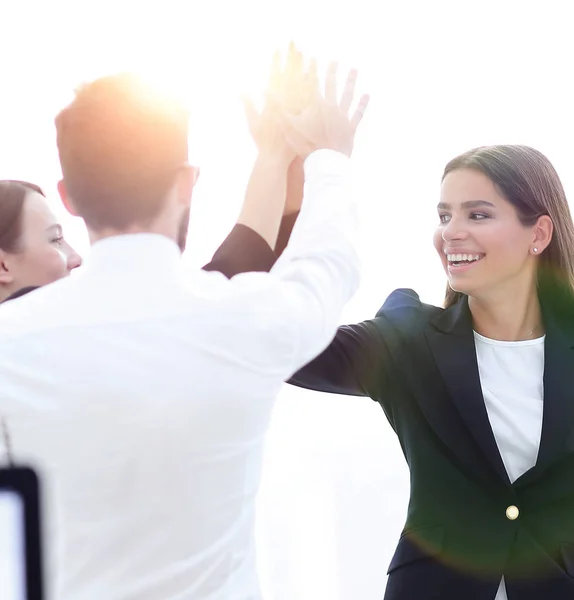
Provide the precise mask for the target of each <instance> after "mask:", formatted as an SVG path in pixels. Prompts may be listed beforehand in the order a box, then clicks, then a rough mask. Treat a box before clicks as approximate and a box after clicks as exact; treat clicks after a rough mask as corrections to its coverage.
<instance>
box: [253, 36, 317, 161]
mask: <svg viewBox="0 0 574 600" xmlns="http://www.w3.org/2000/svg"><path fill="white" fill-rule="evenodd" d="M303 79H304V74H303V57H302V55H301V53H300V52H298V51H297V50H296V48H295V46H294V44H291V45H290V46H289V50H288V53H287V59H286V61H285V65H284V66H283V65H282V60H281V54H280V53H279V52H276V53H275V54H274V55H273V62H272V66H271V72H270V76H269V82H268V86H267V90H266V93H265V103H264V106H263V109H262V111H261V112H260V111H258V110H257V108H256V107H255V104H254V103H253V101H252V100H251V99H250V98H247V97H244V98H242V100H243V105H244V110H245V116H246V118H247V124H248V126H249V131H250V133H251V136H252V138H253V140H254V141H255V143H256V145H257V148H258V150H259V152H260V153H263V154H265V155H266V156H271V157H274V158H278V159H280V160H282V161H284V162H286V163H287V164H289V163H290V162H291V161H292V160H293V159H294V158H295V156H296V154H295V152H294V151H293V149H292V148H291V147H290V146H289V144H287V142H286V140H285V134H284V133H283V128H282V123H281V111H283V110H288V111H289V112H298V111H299V110H300V108H302V107H303V106H304V105H306V102H307V100H306V99H303V104H301V98H300V97H299V93H300V91H301V90H302V89H303V86H302V85H301V82H302V81H303ZM298 106H299V107H300V108H299V109H298Z"/></svg>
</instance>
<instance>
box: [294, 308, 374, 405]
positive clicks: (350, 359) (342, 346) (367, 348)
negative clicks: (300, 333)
mask: <svg viewBox="0 0 574 600" xmlns="http://www.w3.org/2000/svg"><path fill="white" fill-rule="evenodd" d="M379 337H380V335H379V332H378V330H377V327H376V325H375V321H374V320H371V321H364V322H363V323H358V324H356V325H343V326H342V327H339V329H338V330H337V334H336V336H335V339H334V340H333V341H332V342H331V344H330V345H329V346H328V347H327V349H326V350H325V351H324V352H323V353H322V354H320V355H319V356H318V357H317V358H315V359H314V360H313V361H311V362H310V363H309V364H308V365H306V366H305V367H303V368H302V369H301V370H300V371H297V373H295V375H293V377H292V378H291V379H290V380H289V381H288V383H290V384H292V385H296V386H298V387H302V388H306V389H309V390H315V391H318V392H329V393H332V394H345V395H349V396H370V397H371V398H373V399H374V400H378V397H379V395H380V390H381V389H382V383H383V382H382V377H383V372H382V369H381V359H382V356H381V350H383V349H382V348H381V344H380V343H379Z"/></svg>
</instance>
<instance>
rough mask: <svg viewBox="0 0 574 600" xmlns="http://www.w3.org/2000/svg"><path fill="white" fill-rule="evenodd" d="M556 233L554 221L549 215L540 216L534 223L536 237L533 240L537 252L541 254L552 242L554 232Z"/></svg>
mask: <svg viewBox="0 0 574 600" xmlns="http://www.w3.org/2000/svg"><path fill="white" fill-rule="evenodd" d="M553 233H554V223H552V219H551V218H550V217H549V216H548V215H542V216H540V217H538V220H537V221H536V224H535V225H534V238H533V240H532V247H533V249H534V248H536V251H535V252H536V253H537V254H541V253H542V252H543V251H544V250H545V249H546V248H547V247H548V244H550V241H551V240H552V234H553Z"/></svg>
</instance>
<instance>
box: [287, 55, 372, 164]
mask: <svg viewBox="0 0 574 600" xmlns="http://www.w3.org/2000/svg"><path fill="white" fill-rule="evenodd" d="M356 81H357V71H356V70H355V69H352V70H351V71H349V74H348V76H347V81H346V83H345V88H344V90H343V94H342V95H341V98H340V100H337V64H336V63H334V62H333V63H331V64H330V65H329V68H328V70H327V76H326V80H325V93H324V95H321V94H320V93H319V90H318V86H317V85H316V67H315V66H314V63H312V64H311V67H310V69H309V72H308V73H307V74H306V75H305V76H303V77H302V78H300V79H299V80H298V85H299V86H300V92H299V94H297V93H295V92H293V93H295V95H298V96H299V97H302V98H304V99H305V103H306V105H305V106H304V107H303V108H302V110H301V111H300V113H299V114H292V113H293V111H292V110H289V109H290V108H291V107H289V106H288V105H284V109H283V113H282V117H281V119H282V123H283V130H284V133H285V138H286V140H287V142H288V143H289V145H290V146H291V148H292V149H293V151H294V152H295V153H296V154H297V155H298V156H300V157H301V158H303V159H304V158H306V157H307V156H308V155H309V154H311V152H313V151H315V150H318V149H321V148H327V149H331V150H336V151H338V152H342V153H344V154H347V155H348V156H350V155H351V153H352V151H353V145H354V141H355V133H356V131H357V127H358V126H359V123H360V122H361V120H362V118H363V115H364V114H365V110H366V108H367V106H368V103H369V96H368V95H366V94H365V95H363V96H362V97H361V99H360V100H359V103H358V105H357V107H356V109H355V111H354V112H353V114H352V115H349V110H350V108H351V105H352V104H353V100H354V97H355V84H356ZM294 84H295V81H294V82H293V85H294ZM289 113H291V114H289Z"/></svg>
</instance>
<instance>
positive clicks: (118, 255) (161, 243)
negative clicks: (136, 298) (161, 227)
mask: <svg viewBox="0 0 574 600" xmlns="http://www.w3.org/2000/svg"><path fill="white" fill-rule="evenodd" d="M180 259H181V251H180V249H179V247H178V245H177V244H176V243H175V242H174V241H173V240H172V239H170V238H168V237H167V236H164V235H160V234H156V233H132V234H124V235H114V236H111V237H107V238H104V239H102V240H98V241H97V242H95V243H94V244H93V246H92V249H91V252H90V256H89V258H88V260H87V262H86V270H88V271H89V272H90V273H92V274H97V273H105V274H110V275H111V274H114V273H120V274H121V273H125V272H126V271H129V272H130V273H131V274H134V273H136V272H137V271H145V272H146V273H147V274H148V276H149V275H156V274H158V273H166V272H175V271H176V270H179V268H180Z"/></svg>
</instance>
